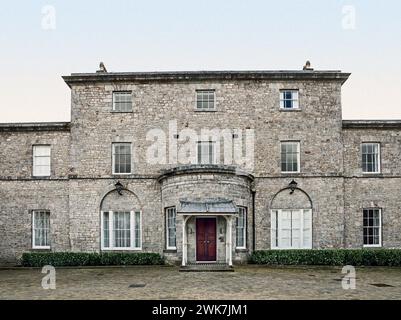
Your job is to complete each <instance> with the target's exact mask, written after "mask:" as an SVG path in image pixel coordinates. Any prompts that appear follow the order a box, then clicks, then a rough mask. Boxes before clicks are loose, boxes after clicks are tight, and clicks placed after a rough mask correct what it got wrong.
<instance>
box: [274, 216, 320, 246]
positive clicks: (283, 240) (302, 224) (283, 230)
mask: <svg viewBox="0 0 401 320" xmlns="http://www.w3.org/2000/svg"><path fill="white" fill-rule="evenodd" d="M270 222H271V248H272V249H312V210H311V209H297V210H285V209H282V210H281V209H279V210H272V211H271V220H270Z"/></svg>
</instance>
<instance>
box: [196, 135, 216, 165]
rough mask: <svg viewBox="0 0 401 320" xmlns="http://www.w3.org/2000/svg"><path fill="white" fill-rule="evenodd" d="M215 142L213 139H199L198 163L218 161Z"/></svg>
mask: <svg viewBox="0 0 401 320" xmlns="http://www.w3.org/2000/svg"><path fill="white" fill-rule="evenodd" d="M215 156H216V151H215V143H214V142H213V141H199V142H198V145H197V161H198V164H215V163H216V159H215Z"/></svg>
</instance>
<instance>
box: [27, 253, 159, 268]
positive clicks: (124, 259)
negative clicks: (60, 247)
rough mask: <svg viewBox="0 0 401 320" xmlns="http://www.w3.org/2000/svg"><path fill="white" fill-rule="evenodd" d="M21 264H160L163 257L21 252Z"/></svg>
mask: <svg viewBox="0 0 401 320" xmlns="http://www.w3.org/2000/svg"><path fill="white" fill-rule="evenodd" d="M21 264H22V265H23V266H24V267H42V266H44V265H51V266H54V267H61V266H116V265H122V266H124V265H161V264H164V258H163V257H162V256H160V254H158V253H144V252H138V253H120V252H102V253H96V252H93V253H84V252H43V253H42V252H26V253H23V254H22V258H21Z"/></svg>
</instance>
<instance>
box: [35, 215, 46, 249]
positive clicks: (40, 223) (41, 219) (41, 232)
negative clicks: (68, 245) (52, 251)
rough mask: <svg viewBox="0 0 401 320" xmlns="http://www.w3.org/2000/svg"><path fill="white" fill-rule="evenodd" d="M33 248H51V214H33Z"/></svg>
mask: <svg viewBox="0 0 401 320" xmlns="http://www.w3.org/2000/svg"><path fill="white" fill-rule="evenodd" d="M32 247H33V248H42V249H49V248H50V212H49V211H46V210H34V211H33V212H32Z"/></svg>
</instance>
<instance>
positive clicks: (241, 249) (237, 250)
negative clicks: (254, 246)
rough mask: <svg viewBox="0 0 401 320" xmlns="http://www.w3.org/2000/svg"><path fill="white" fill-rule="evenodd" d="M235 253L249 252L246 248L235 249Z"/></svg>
mask: <svg viewBox="0 0 401 320" xmlns="http://www.w3.org/2000/svg"><path fill="white" fill-rule="evenodd" d="M235 252H236V253H247V252H249V250H248V249H246V248H235Z"/></svg>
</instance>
